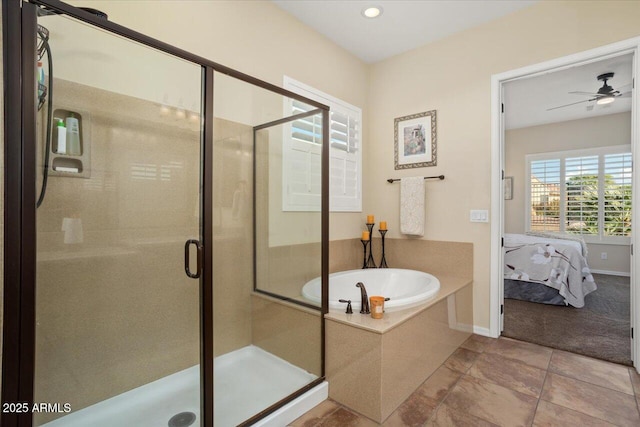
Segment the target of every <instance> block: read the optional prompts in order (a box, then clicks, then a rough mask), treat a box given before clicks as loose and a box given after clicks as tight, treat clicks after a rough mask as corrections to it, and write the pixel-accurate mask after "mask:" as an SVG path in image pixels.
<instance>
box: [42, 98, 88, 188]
mask: <svg viewBox="0 0 640 427" xmlns="http://www.w3.org/2000/svg"><path fill="white" fill-rule="evenodd" d="M90 126H91V116H90V114H89V113H88V112H87V111H82V110H78V109H74V108H66V107H57V108H54V110H53V115H52V124H51V144H50V145H49V174H50V175H51V176H64V177H76V178H90V177H91V144H90V143H89V138H87V135H90Z"/></svg>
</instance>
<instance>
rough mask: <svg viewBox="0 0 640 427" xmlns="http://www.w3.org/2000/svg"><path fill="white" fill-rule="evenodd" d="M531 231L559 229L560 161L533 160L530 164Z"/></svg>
mask: <svg viewBox="0 0 640 427" xmlns="http://www.w3.org/2000/svg"><path fill="white" fill-rule="evenodd" d="M529 173H530V181H531V187H530V195H529V205H530V206H531V223H530V229H531V230H532V231H559V229H560V210H559V208H560V192H559V188H560V159H550V160H534V161H532V162H531V164H530V169H529Z"/></svg>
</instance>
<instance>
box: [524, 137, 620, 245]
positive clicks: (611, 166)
mask: <svg viewBox="0 0 640 427" xmlns="http://www.w3.org/2000/svg"><path fill="white" fill-rule="evenodd" d="M526 162H527V182H528V183H529V185H528V187H527V190H528V191H527V197H526V202H527V208H526V215H527V228H528V230H529V231H560V232H565V233H574V234H579V235H581V236H583V237H584V239H585V241H587V242H591V243H627V242H628V241H629V236H630V235H631V179H632V163H631V147H630V146H629V145H622V146H611V147H601V148H594V149H584V150H572V151H565V152H559V153H543V154H532V155H528V156H527V157H526Z"/></svg>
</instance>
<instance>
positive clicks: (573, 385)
mask: <svg viewBox="0 0 640 427" xmlns="http://www.w3.org/2000/svg"><path fill="white" fill-rule="evenodd" d="M639 407H640V375H638V373H637V372H636V371H635V369H634V368H629V367H626V366H622V365H616V364H613V363H609V362H604V361H601V360H597V359H592V358H589V357H585V356H581V355H577V354H573V353H567V352H564V351H561V350H554V349H551V348H548V347H542V346H539V345H535V344H530V343H525V342H521V341H516V340H512V339H509V338H499V339H494V338H486V337H482V336H478V335H472V336H471V337H470V338H469V339H468V340H467V341H465V342H464V343H463V344H462V345H461V346H460V347H459V348H458V349H457V350H456V351H455V352H454V353H453V354H452V355H451V356H450V357H449V358H448V359H447V360H446V361H445V363H444V364H442V365H441V366H440V367H439V368H438V369H437V370H436V371H435V372H434V373H433V374H432V375H431V376H430V377H429V378H428V379H427V380H426V381H425V382H424V383H422V384H421V385H420V386H419V387H418V388H417V390H416V391H415V392H414V393H412V394H411V396H409V398H407V399H406V400H405V401H404V402H403V403H402V404H401V405H400V406H399V407H398V409H396V410H395V411H394V412H393V413H392V414H391V416H390V417H389V418H387V420H386V421H385V422H384V423H382V425H383V426H393V427H401V426H423V425H426V426H487V427H491V426H508V427H512V426H559V425H561V426H579V425H584V426H614V425H617V426H637V425H639V424H640V414H639V412H638V410H639ZM321 425H322V426H325V425H327V426H328V425H340V426H343V425H350V426H358V427H368V426H375V425H378V423H375V422H373V421H371V420H370V419H367V418H365V417H364V416H362V415H359V414H357V413H355V412H353V411H352V410H350V409H349V408H346V407H344V406H342V405H340V404H339V403H337V402H335V401H333V400H327V401H325V402H323V403H322V404H321V405H318V406H317V407H316V408H314V409H313V410H311V411H309V412H308V413H307V414H305V415H304V416H302V417H300V418H299V419H298V420H296V421H294V422H293V423H292V424H291V426H292V427H301V426H304V427H314V426H321Z"/></svg>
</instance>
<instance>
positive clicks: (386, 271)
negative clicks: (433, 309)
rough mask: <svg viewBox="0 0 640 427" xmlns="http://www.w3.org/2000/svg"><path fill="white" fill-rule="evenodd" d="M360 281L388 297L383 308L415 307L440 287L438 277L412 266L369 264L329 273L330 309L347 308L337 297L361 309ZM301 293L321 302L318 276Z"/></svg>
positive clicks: (309, 298) (372, 294)
mask: <svg viewBox="0 0 640 427" xmlns="http://www.w3.org/2000/svg"><path fill="white" fill-rule="evenodd" d="M358 282H362V283H364V286H365V287H366V288H367V294H368V295H369V296H374V295H379V296H383V297H386V298H391V299H390V300H389V301H387V302H385V303H384V309H385V311H398V310H404V309H405V308H409V307H415V306H417V305H420V304H422V303H423V302H425V301H427V300H429V299H430V298H432V297H434V296H435V295H436V294H437V293H438V291H439V290H440V281H439V280H438V278H437V277H435V276H433V275H431V274H429V273H423V272H421V271H415V270H404V269H400V268H369V269H359V270H348V271H340V272H338V273H332V274H330V275H329V309H341V310H344V309H346V304H344V303H341V302H338V300H340V299H346V300H351V305H352V307H353V311H354V313H357V312H358V311H359V310H360V289H359V288H357V287H356V283H358ZM302 296H303V297H305V298H307V299H308V300H310V301H313V302H314V303H316V304H320V303H321V278H320V277H316V278H315V279H313V280H310V281H309V282H307V283H306V284H305V285H304V286H303V287H302Z"/></svg>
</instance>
